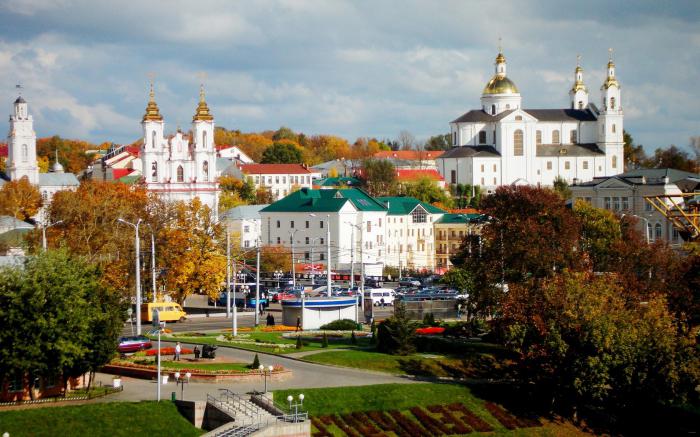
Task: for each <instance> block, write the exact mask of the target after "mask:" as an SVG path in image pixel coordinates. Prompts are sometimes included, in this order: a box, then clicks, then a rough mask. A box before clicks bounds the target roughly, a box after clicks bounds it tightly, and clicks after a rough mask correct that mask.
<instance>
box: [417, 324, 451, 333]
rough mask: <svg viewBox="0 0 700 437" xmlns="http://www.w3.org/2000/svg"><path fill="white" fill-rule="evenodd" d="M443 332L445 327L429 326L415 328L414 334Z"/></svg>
mask: <svg viewBox="0 0 700 437" xmlns="http://www.w3.org/2000/svg"><path fill="white" fill-rule="evenodd" d="M443 332H445V328H441V327H439V326H430V327H427V328H418V329H416V334H418V335H438V334H442V333H443Z"/></svg>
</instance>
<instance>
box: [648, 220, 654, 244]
mask: <svg viewBox="0 0 700 437" xmlns="http://www.w3.org/2000/svg"><path fill="white" fill-rule="evenodd" d="M652 230H653V229H652V227H651V223H647V235H646V237H647V239H648V240H651V241H654V233H653V232H652Z"/></svg>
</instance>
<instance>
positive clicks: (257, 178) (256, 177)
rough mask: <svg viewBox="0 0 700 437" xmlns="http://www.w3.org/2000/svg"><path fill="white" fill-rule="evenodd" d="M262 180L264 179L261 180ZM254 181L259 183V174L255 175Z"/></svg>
mask: <svg viewBox="0 0 700 437" xmlns="http://www.w3.org/2000/svg"><path fill="white" fill-rule="evenodd" d="M263 182H264V181H263ZM255 183H256V184H259V183H260V176H255Z"/></svg>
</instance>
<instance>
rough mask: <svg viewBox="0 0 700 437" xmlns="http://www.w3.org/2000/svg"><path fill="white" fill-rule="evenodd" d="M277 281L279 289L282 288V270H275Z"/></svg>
mask: <svg viewBox="0 0 700 437" xmlns="http://www.w3.org/2000/svg"><path fill="white" fill-rule="evenodd" d="M272 275H273V276H274V277H275V279H276V280H277V288H280V278H282V275H283V273H282V270H275V273H273V274H272Z"/></svg>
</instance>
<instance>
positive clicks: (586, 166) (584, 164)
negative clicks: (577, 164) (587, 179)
mask: <svg viewBox="0 0 700 437" xmlns="http://www.w3.org/2000/svg"><path fill="white" fill-rule="evenodd" d="M583 169H584V170H588V161H583Z"/></svg>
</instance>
